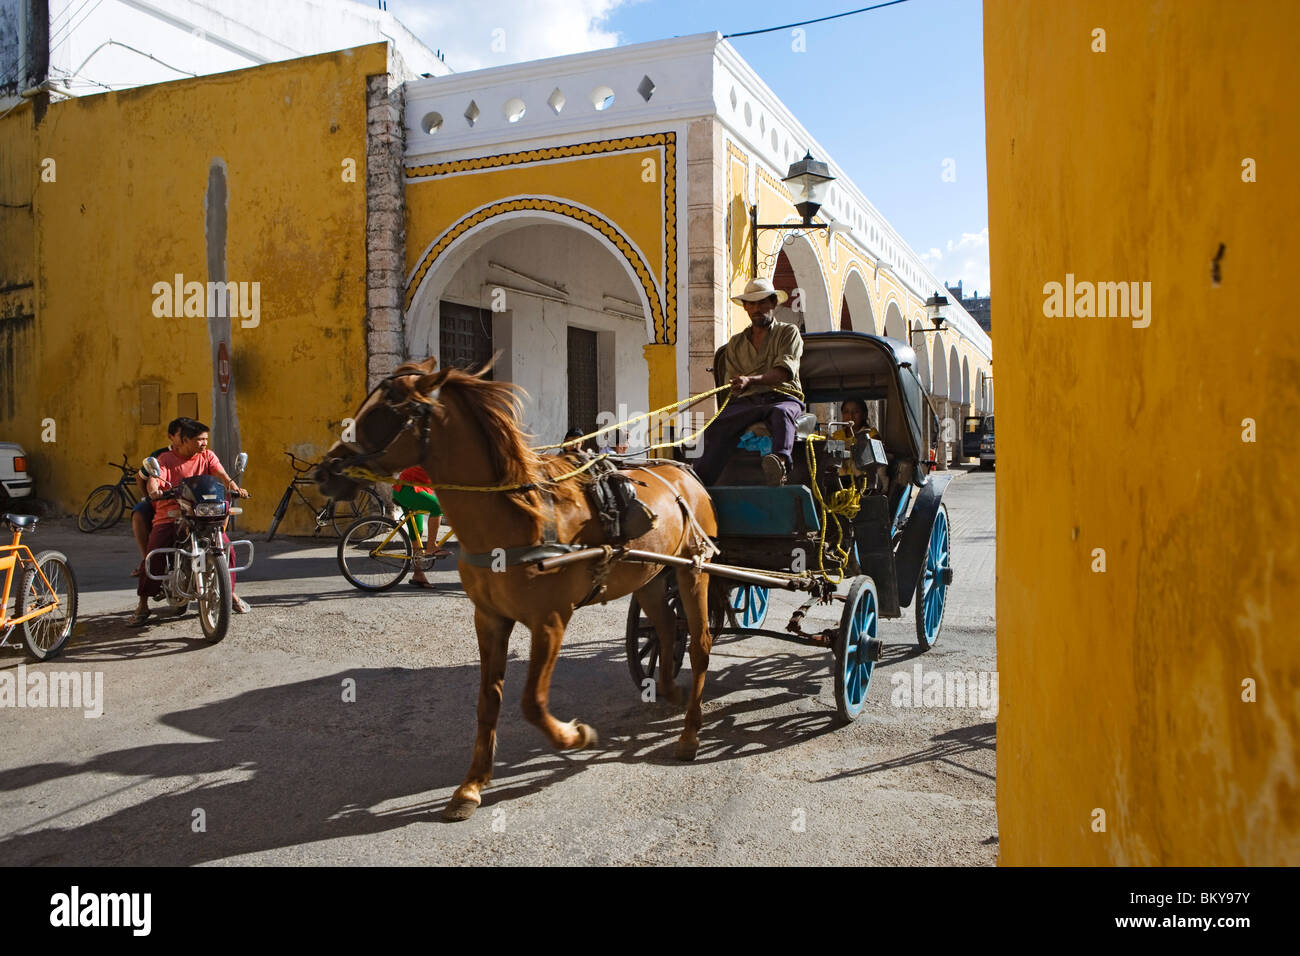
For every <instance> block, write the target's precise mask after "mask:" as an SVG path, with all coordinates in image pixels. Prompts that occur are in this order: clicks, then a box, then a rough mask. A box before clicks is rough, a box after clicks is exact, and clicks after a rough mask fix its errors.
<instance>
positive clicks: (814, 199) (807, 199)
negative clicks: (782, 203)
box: [749, 153, 835, 277]
mask: <svg viewBox="0 0 1300 956" xmlns="http://www.w3.org/2000/svg"><path fill="white" fill-rule="evenodd" d="M781 181H782V182H783V183H788V184H789V186H790V192H791V193H792V194H793V196H794V208H795V209H796V210H798V212H799V215H800V216H801V217H803V222H801V223H798V224H797V225H791V224H789V223H762V222H759V221H758V204H757V203H755V204H754V205H752V206H750V207H749V223H750V226H751V227H752V228H753V230H754V241H753V243H752V244H751V246H750V265H751V266H752V267H753V272H754V276H755V277H757V276H758V234H759V233H760V232H762V231H763V230H773V231H776V232H810V231H812V230H813V229H827V228H829V227H828V225H827V224H826V223H821V222H813V221H812V218H813V216H815V215H817V211H818V210H819V209H821V207H822V198H823V197H824V196H825V195H826V184H827V183H832V182H834V181H835V177H834V176H832V175H831V171H830V167H829V166H827V165H826V164H825V163H823V162H822V161H821V160H817V159H813V158H812V153H805V154H804V158H803V159H801V160H799V162H797V163H791V164H790V171H789V173H788V174H787V175H786V177H785V179H783V180H781Z"/></svg>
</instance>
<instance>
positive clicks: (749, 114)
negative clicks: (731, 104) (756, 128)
mask: <svg viewBox="0 0 1300 956" xmlns="http://www.w3.org/2000/svg"><path fill="white" fill-rule="evenodd" d="M753 123H754V111H753V110H752V109H750V108H749V104H748V103H746V104H745V125H746V126H752V125H753Z"/></svg>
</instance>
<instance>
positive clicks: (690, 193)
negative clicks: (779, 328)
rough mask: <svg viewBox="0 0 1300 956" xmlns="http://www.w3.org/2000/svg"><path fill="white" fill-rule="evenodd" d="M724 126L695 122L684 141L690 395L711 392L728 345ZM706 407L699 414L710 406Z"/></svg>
mask: <svg viewBox="0 0 1300 956" xmlns="http://www.w3.org/2000/svg"><path fill="white" fill-rule="evenodd" d="M724 160H725V151H724V150H723V148H722V127H721V126H720V125H719V124H718V123H717V122H716V121H715V120H714V119H712V118H709V119H702V120H696V121H694V122H693V123H691V126H690V130H689V131H688V133H687V137H686V222H687V226H686V252H687V259H688V263H687V279H686V282H687V286H686V289H687V322H686V328H685V329H682V330H679V332H678V334H679V335H682V334H685V335H687V336H688V339H687V346H688V348H689V350H690V351H689V356H690V357H689V370H688V377H687V388H688V390H689V393H690V394H692V395H693V394H695V393H697V392H702V391H708V390H709V389H711V388H713V375H712V374H711V373H709V372H707V371H705V370H706V369H707V368H709V366H711V365H712V364H713V353H714V351H715V350H716V349H717V348H718V346H720V345H722V344H723V342H725V341H726V315H727V292H728V290H727V288H726V285H725V281H726V275H727V267H726V251H727V246H726V242H727V237H726V235H725V234H724V232H725V226H726V222H727V210H726V199H725V196H724V195H723V193H724V191H725V186H726V181H727V179H726V169H725V167H724V165H723V164H724ZM708 405H709V403H708V402H704V403H702V406H700V407H697V410H702V408H703V407H704V406H708Z"/></svg>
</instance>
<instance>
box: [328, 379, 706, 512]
mask: <svg viewBox="0 0 1300 956" xmlns="http://www.w3.org/2000/svg"><path fill="white" fill-rule="evenodd" d="M730 389H731V386H730V385H719V386H718V387H717V388H711V389H709V390H708V391H707V392H700V393H699V394H698V395H691V396H690V397H688V398H683V399H682V400H681V401H677V402H673V403H672V404H670V405H665V406H663V407H662V408H656V409H655V410H654V411H652V412H646V413H645V414H643V415H636V416H634V417H632V418H628V419H625V420H624V421H621V422H616V423H614V424H612V425H609V426H607V427H605V428H601V429H599V430H598V431H594V432H591V433H590V434H587V435H583V436H582V437H581V438H570V439H569V440H568V441H566V442H561V443H560V444H558V445H541V446H538V447H535V448H534V449H533V451H548V450H550V449H552V448H567V447H568V446H570V445H578V444H580V443H582V442H584V441H587V440H588V439H590V438H595V437H596V436H597V435H601V434H604V433H605V432H609V431H613V430H615V429H622V428H623V427H624V426H627V425H631V424H632V423H633V422H639V421H641V420H642V419H646V418H653V417H654V416H656V415H662V414H664V413H665V412H667V411H669V410H671V409H675V408H680V407H682V406H690V405H693V404H695V403H696V402H699V401H703V400H704V399H706V398H708V397H709V396H711V395H716V394H718V393H719V392H727V393H728V394H727V397H726V398H724V399H723V400H722V404H721V405H719V406H718V410H717V411H716V412H715V413H714V414H713V417H712V418H710V419H709V420H708V421H707V422H705V423H704V425H703V426H702V427H701V428H700V429H699V430H698V431H696V432H695V433H694V434H691V435H686V436H684V437H682V438H678V439H675V440H674V441H670V442H657V443H656V444H654V445H652V446H651V447H652V448H674V447H676V446H678V445H685V444H687V443H688V442H692V441H695V439H697V438H698V437H699V436H700V435H702V434H704V430H705V429H706V428H708V427H709V426H710V425H712V424H713V423H714V422H715V421H717V420H718V416H719V415H721V414H722V410H723V409H724V408H726V407H727V403H728V402H730V401H731V394H730ZM609 457H610V456H609V455H608V454H605V455H597V456H596V457H595V458H593V459H591V460H590V461H588V462H585V463H583V464H582V465H580V466H579V467H577V468H574V469H573V470H572V471H566V472H565V473H564V474H562V475H555V476H554V477H551V478H545V479H542V480H540V481H528V482H519V483H517V484H513V485H452V484H447V483H445V482H435V483H434V487H435V488H437V489H438V490H439V491H519V490H521V489H524V488H533V487H536V486H537V485H554V484H559V483H560V482H561V481H567V480H568V479H570V478H574V477H576V476H578V475H580V474H582V473H583V472H584V471H586V470H587V469H588V468H591V467H592V466H593V465H595V464H596V463H597V462H600V461H604V460H605V459H606V458H609ZM341 474H343V475H344V476H345V477H347V478H358V479H362V480H365V481H385V482H386V481H390V480H392V475H383V474H380V473H379V472H376V471H372V470H371V469H369V468H366V467H363V466H360V465H357V466H354V467H351V468H344V469H343V470H342V472H341Z"/></svg>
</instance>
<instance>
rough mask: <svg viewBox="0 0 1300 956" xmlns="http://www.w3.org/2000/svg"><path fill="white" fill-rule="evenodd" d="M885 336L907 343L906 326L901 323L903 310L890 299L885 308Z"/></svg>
mask: <svg viewBox="0 0 1300 956" xmlns="http://www.w3.org/2000/svg"><path fill="white" fill-rule="evenodd" d="M885 335H887V336H888V337H889V338H891V339H898V341H900V342H907V324H906V323H905V322H904V321H903V310H902V309H900V308H899V307H898V303H897V302H895V301H894V300H892V299H891V300H890V301H889V303H888V304H887V305H886V306H885Z"/></svg>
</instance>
